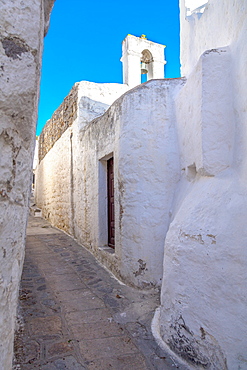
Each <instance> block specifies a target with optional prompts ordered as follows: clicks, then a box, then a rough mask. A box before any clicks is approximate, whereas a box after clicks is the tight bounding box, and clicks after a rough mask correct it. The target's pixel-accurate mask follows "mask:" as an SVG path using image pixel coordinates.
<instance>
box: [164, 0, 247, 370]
mask: <svg viewBox="0 0 247 370" xmlns="http://www.w3.org/2000/svg"><path fill="white" fill-rule="evenodd" d="M246 9H247V4H246V2H242V1H239V2H233V1H217V2H216V1H213V0H211V1H209V3H208V6H207V8H206V10H205V12H204V13H203V15H202V16H201V18H196V17H197V16H193V17H192V18H190V19H189V20H184V18H183V15H184V14H183V13H181V29H182V70H183V71H184V72H185V74H186V75H187V83H186V84H185V86H184V88H183V89H182V90H181V91H180V93H179V94H178V96H177V98H176V111H177V132H178V141H179V151H180V153H181V173H182V176H181V181H180V183H179V185H178V187H177V190H176V197H175V202H174V207H173V210H172V222H171V224H170V227H169V230H168V233H167V237H166V241H165V252H164V276H163V282H162V289H161V311H160V312H161V314H160V329H161V335H162V337H163V340H164V342H165V343H167V344H168V345H169V347H170V348H171V349H172V350H174V352H176V353H177V354H178V355H179V356H181V357H182V358H184V359H186V360H187V361H189V363H190V364H191V367H192V368H193V366H195V368H205V367H206V368H209V369H246V363H247V358H246V343H247V330H246V328H247V322H246V312H247V309H246V307H247V300H246V294H245V292H246V281H247V273H246V271H247V269H246V262H247V254H246V237H247V234H246V226H245V221H244V220H245V219H246V216H247V214H246V213H247V211H246V210H247V207H246V201H247V198H246V195H247V187H246V169H245V167H246V159H245V158H246V156H245V152H246V144H247V141H246V129H245V128H246V122H247V119H246V106H247V104H246V103H247V101H246V82H247V81H246V67H244V60H246V55H247V54H246V50H247V49H246ZM186 22H187V23H186ZM200 22H201V23H200ZM186 27H190V31H189V32H191V33H186V32H187V31H188V29H186ZM186 30H187V31H186ZM183 32H184V33H183ZM186 38H187V39H186ZM224 45H229V46H228V47H219V46H224ZM189 48H190V51H189ZM207 48H209V49H210V50H208V51H205V49H207Z"/></svg>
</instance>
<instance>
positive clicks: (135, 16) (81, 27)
mask: <svg viewBox="0 0 247 370" xmlns="http://www.w3.org/2000/svg"><path fill="white" fill-rule="evenodd" d="M178 1H179V0H153V1H150V0H149V1H147V0H139V1H136V0H124V1H119V0H104V1H102V0H94V1H92V0H91V1H90V0H69V1H68V0H56V2H55V5H54V8H53V11H52V15H51V24H50V29H49V31H48V34H47V36H46V37H45V46H44V54H43V67H42V78H41V95H40V104H39V119H38V128H37V134H38V135H39V134H40V132H41V129H42V128H43V126H44V125H45V123H46V121H47V120H48V119H49V118H50V117H51V115H52V113H53V112H54V110H55V109H57V108H58V106H59V105H60V104H61V103H62V101H63V99H64V98H65V96H66V95H67V94H68V93H69V91H70V89H71V88H72V86H73V85H74V83H75V82H78V81H82V80H86V81H93V82H118V83H122V63H121V62H120V58H121V54H122V41H123V40H124V38H125V37H126V36H127V34H129V33H130V34H132V35H135V36H141V34H145V35H147V38H148V40H151V41H154V42H158V43H161V44H165V45H166V49H165V56H166V60H167V65H166V67H165V74H166V77H167V78H173V77H179V75H180V74H179V73H180V71H179V69H180V64H179V6H178Z"/></svg>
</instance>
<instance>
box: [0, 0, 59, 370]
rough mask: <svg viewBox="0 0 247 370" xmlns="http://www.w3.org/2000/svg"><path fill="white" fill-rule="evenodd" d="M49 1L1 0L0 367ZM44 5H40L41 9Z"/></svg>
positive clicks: (17, 272)
mask: <svg viewBox="0 0 247 370" xmlns="http://www.w3.org/2000/svg"><path fill="white" fill-rule="evenodd" d="M52 4H53V1H45V2H43V1H40V0H27V1H25V2H23V1H20V0H17V1H15V2H13V1H6V0H3V1H1V11H0V30H1V33H0V75H1V85H0V147H1V155H0V204H1V207H0V246H1V247H0V267H1V268H0V338H1V340H0V367H1V369H4V370H10V369H11V368H12V355H13V339H14V328H15V317H16V307H17V298H18V289H19V281H20V276H21V271H22V264H23V258H24V242H25V232H26V222H27V215H28V205H29V204H28V203H29V193H30V188H31V177H32V164H33V163H32V162H33V150H34V141H35V126H36V120H37V104H38V91H39V77H40V65H41V53H42V46H43V36H44V32H45V30H46V29H47V27H48V21H49V11H50V9H51V7H52ZM44 7H45V9H44Z"/></svg>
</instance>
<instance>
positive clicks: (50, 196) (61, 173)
mask: <svg viewBox="0 0 247 370" xmlns="http://www.w3.org/2000/svg"><path fill="white" fill-rule="evenodd" d="M70 135H71V129H70V128H68V129H67V130H66V131H65V132H64V133H63V135H62V136H61V138H60V140H58V141H57V142H56V143H55V144H54V146H53V147H52V150H50V151H49V152H48V153H47V154H46V156H45V158H44V159H43V160H42V161H41V162H40V164H39V165H38V166H37V167H36V171H35V174H36V183H35V202H36V204H37V206H38V207H39V206H41V205H42V215H43V216H44V217H45V218H47V219H48V220H49V221H50V222H51V223H52V224H53V225H56V226H57V227H58V228H60V229H62V230H64V231H66V232H68V233H71V160H70V155H71V141H70Z"/></svg>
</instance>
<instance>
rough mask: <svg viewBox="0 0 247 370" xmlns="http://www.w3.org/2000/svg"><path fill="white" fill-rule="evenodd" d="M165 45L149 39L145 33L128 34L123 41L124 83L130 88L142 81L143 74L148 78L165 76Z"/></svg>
mask: <svg viewBox="0 0 247 370" xmlns="http://www.w3.org/2000/svg"><path fill="white" fill-rule="evenodd" d="M164 49H165V45H161V44H157V43H156V42H152V41H149V40H147V38H146V36H145V35H142V36H141V37H136V36H133V35H128V36H127V37H126V38H125V39H124V40H123V43H122V58H121V62H122V63H123V83H124V84H127V85H128V86H129V87H130V88H132V87H134V86H137V85H139V84H140V83H141V75H142V74H147V80H151V79H154V78H164V76H165V73H164V65H165V64H166V61H165V60H164Z"/></svg>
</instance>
